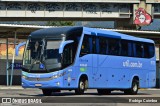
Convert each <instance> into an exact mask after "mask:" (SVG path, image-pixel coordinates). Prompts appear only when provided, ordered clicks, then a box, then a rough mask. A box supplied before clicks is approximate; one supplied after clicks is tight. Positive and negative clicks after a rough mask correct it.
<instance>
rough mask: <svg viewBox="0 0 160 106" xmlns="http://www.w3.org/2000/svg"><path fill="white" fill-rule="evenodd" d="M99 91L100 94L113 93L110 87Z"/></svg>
mask: <svg viewBox="0 0 160 106" xmlns="http://www.w3.org/2000/svg"><path fill="white" fill-rule="evenodd" d="M97 92H98V94H99V95H108V94H110V93H111V90H109V89H97Z"/></svg>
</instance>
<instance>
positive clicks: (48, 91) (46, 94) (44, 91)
mask: <svg viewBox="0 0 160 106" xmlns="http://www.w3.org/2000/svg"><path fill="white" fill-rule="evenodd" d="M42 93H43V95H44V96H51V95H52V90H51V89H42Z"/></svg>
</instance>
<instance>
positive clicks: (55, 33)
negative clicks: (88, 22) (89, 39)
mask: <svg viewBox="0 0 160 106" xmlns="http://www.w3.org/2000/svg"><path fill="white" fill-rule="evenodd" d="M75 30H81V31H82V30H83V27H57V28H45V29H40V30H37V31H34V32H32V33H31V35H30V36H31V37H32V38H42V37H46V38H49V37H57V38H61V37H62V36H61V35H62V34H64V35H66V36H67V35H68V33H70V32H72V31H75Z"/></svg>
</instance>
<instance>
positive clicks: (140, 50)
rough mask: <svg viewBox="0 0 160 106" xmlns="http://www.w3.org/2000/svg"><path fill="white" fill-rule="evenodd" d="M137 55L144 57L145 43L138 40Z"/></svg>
mask: <svg viewBox="0 0 160 106" xmlns="http://www.w3.org/2000/svg"><path fill="white" fill-rule="evenodd" d="M136 57H143V45H142V44H141V43H139V42H136Z"/></svg>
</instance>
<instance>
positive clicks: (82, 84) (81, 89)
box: [75, 78, 88, 95]
mask: <svg viewBox="0 0 160 106" xmlns="http://www.w3.org/2000/svg"><path fill="white" fill-rule="evenodd" d="M86 82H88V81H87V80H86V79H84V78H81V79H80V80H79V83H78V89H76V90H75V94H77V95H82V94H84V91H85V89H86V86H87V84H86Z"/></svg>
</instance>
